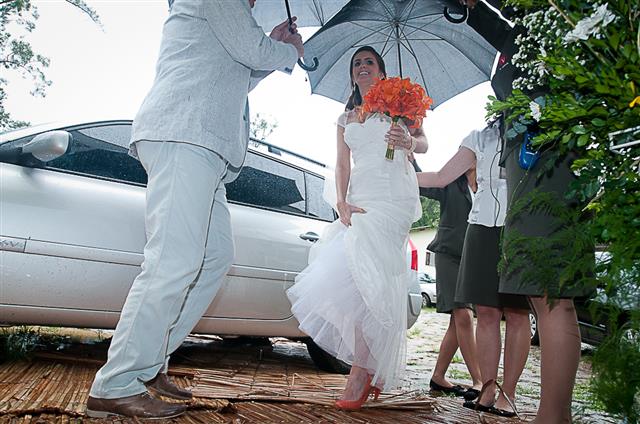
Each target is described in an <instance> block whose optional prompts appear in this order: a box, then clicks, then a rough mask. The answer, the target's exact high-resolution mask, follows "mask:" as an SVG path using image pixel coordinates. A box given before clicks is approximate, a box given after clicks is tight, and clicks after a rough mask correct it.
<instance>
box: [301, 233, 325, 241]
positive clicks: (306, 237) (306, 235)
mask: <svg viewBox="0 0 640 424" xmlns="http://www.w3.org/2000/svg"><path fill="white" fill-rule="evenodd" d="M300 238H301V239H302V240H309V241H310V242H311V243H315V242H317V241H318V240H319V239H320V236H319V235H317V234H316V233H314V232H311V231H309V232H308V233H304V234H300Z"/></svg>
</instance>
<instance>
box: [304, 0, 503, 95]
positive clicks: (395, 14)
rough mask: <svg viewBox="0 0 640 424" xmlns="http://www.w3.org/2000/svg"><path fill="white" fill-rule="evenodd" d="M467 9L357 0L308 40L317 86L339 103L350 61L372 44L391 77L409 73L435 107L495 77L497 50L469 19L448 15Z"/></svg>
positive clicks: (425, 0)
mask: <svg viewBox="0 0 640 424" xmlns="http://www.w3.org/2000/svg"><path fill="white" fill-rule="evenodd" d="M445 7H448V8H449V10H450V11H451V13H452V14H453V13H458V14H461V13H462V11H463V9H462V8H461V7H460V6H459V4H458V2H457V1H456V0H351V1H350V2H349V3H348V4H347V5H346V6H344V7H343V8H342V10H340V12H338V13H337V14H336V15H335V16H334V17H333V18H331V19H330V20H329V22H327V23H326V24H325V25H324V26H323V27H322V28H321V29H320V30H319V31H318V32H317V33H315V34H314V35H313V37H311V38H310V39H309V40H308V41H307V42H306V43H305V44H304V51H305V59H307V60H308V59H310V58H313V57H317V58H318V60H319V67H318V69H317V70H316V71H314V72H309V82H310V83H311V91H312V92H313V93H317V94H321V95H323V96H326V97H329V98H331V99H334V100H337V101H339V102H343V103H344V102H346V100H347V98H348V96H349V94H350V92H351V87H350V80H349V60H350V59H351V56H352V55H353V53H354V52H355V50H357V49H358V48H359V47H361V46H363V45H369V46H371V47H373V48H375V49H376V50H377V51H378V52H379V53H380V54H381V55H382V57H383V58H384V61H385V64H386V69H387V74H388V75H389V76H403V77H405V78H406V77H409V78H411V80H412V81H414V82H417V83H419V84H421V85H422V86H423V87H424V88H425V89H426V91H427V94H428V95H429V97H431V98H432V99H433V107H436V106H437V105H439V104H442V103H443V102H445V101H446V100H448V99H450V98H451V97H453V96H455V95H456V94H459V93H461V92H463V91H465V90H467V89H468V88H471V87H473V86H475V85H477V84H479V83H481V82H484V81H487V80H489V77H490V74H491V69H492V66H493V61H494V57H495V55H496V50H495V49H494V48H493V47H492V46H491V45H490V44H489V43H487V42H486V41H485V40H484V39H483V38H482V37H481V36H479V35H478V34H477V33H476V32H475V31H474V30H473V29H472V28H471V27H469V26H468V25H467V24H466V23H461V24H454V23H451V22H449V21H448V20H447V19H445V18H444V15H443V11H444V8H445Z"/></svg>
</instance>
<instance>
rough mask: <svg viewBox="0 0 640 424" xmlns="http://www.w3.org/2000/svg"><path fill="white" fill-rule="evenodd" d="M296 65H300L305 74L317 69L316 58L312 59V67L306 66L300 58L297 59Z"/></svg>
mask: <svg viewBox="0 0 640 424" xmlns="http://www.w3.org/2000/svg"><path fill="white" fill-rule="evenodd" d="M298 65H300V67H301V68H302V69H304V70H305V71H307V72H311V71H315V70H316V69H318V58H317V57H314V58H313V65H307V64H305V63H304V62H303V61H302V58H300V59H298Z"/></svg>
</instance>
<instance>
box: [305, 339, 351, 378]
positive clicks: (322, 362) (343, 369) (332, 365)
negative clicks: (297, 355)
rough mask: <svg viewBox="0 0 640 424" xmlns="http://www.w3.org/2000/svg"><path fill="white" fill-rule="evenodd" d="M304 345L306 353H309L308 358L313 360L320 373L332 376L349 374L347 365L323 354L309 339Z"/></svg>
mask: <svg viewBox="0 0 640 424" xmlns="http://www.w3.org/2000/svg"><path fill="white" fill-rule="evenodd" d="M305 343H306V344H307V351H309V356H311V359H313V363H314V364H316V366H317V367H318V368H319V369H321V370H322V371H326V372H331V373H334V374H349V371H351V366H350V365H349V364H347V363H346V362H342V361H341V360H339V359H337V358H336V357H334V356H333V355H331V354H329V353H327V352H325V351H324V350H322V348H321V347H320V346H318V345H317V344H315V343H314V342H313V340H310V339H309V340H307V341H306V342H305Z"/></svg>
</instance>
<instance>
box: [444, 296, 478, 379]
mask: <svg viewBox="0 0 640 424" xmlns="http://www.w3.org/2000/svg"><path fill="white" fill-rule="evenodd" d="M451 313H452V316H453V319H454V323H455V329H456V338H457V341H458V345H459V346H460V353H462V357H463V358H464V363H465V364H466V366H467V370H469V374H470V375H471V381H473V386H472V387H473V388H474V389H477V390H480V388H481V387H482V378H481V374H480V365H478V353H477V352H478V350H477V348H476V335H475V332H474V331H473V311H472V310H471V309H468V308H456V309H454V310H453V311H452V312H451Z"/></svg>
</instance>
